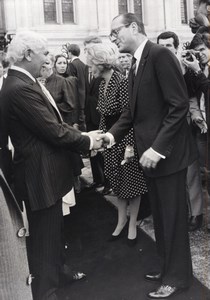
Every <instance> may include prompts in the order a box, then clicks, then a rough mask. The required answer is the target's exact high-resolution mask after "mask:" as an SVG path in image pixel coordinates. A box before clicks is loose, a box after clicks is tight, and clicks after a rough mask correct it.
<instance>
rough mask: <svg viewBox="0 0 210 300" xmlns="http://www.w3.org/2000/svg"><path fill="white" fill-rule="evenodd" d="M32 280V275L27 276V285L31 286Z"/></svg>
mask: <svg viewBox="0 0 210 300" xmlns="http://www.w3.org/2000/svg"><path fill="white" fill-rule="evenodd" d="M33 279H34V277H33V276H32V274H29V275H28V278H27V284H28V285H31V283H32V280H33Z"/></svg>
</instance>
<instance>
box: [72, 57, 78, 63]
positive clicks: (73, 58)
mask: <svg viewBox="0 0 210 300" xmlns="http://www.w3.org/2000/svg"><path fill="white" fill-rule="evenodd" d="M75 59H79V57H78V56H74V57H72V59H71V62H72V61H74V60H75Z"/></svg>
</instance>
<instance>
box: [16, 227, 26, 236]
mask: <svg viewBox="0 0 210 300" xmlns="http://www.w3.org/2000/svg"><path fill="white" fill-rule="evenodd" d="M17 235H18V237H20V238H21V237H24V236H25V235H26V228H25V227H22V228H20V229H19V230H18V232H17Z"/></svg>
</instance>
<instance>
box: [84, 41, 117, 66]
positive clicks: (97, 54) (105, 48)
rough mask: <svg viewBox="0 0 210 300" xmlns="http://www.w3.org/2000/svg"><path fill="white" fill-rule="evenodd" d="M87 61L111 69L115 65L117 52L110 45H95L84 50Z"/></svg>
mask: <svg viewBox="0 0 210 300" xmlns="http://www.w3.org/2000/svg"><path fill="white" fill-rule="evenodd" d="M86 55H87V60H88V61H89V62H91V63H92V64H94V65H103V66H104V67H105V68H107V69H111V68H112V67H113V66H115V65H116V64H117V59H118V51H117V49H116V48H114V47H113V46H112V45H111V44H110V45H109V44H95V45H92V46H90V47H87V48H86Z"/></svg>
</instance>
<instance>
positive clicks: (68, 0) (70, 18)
mask: <svg viewBox="0 0 210 300" xmlns="http://www.w3.org/2000/svg"><path fill="white" fill-rule="evenodd" d="M43 4H44V20H45V23H48V24H50V23H51V24H52V23H57V24H68V23H73V22H74V0H43Z"/></svg>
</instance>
